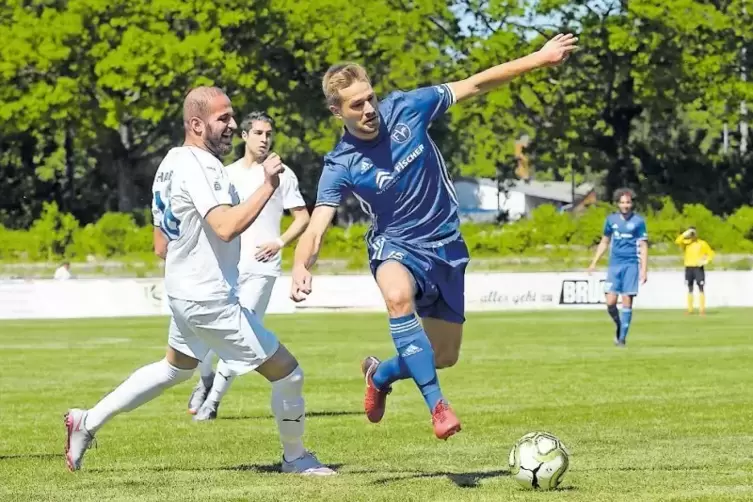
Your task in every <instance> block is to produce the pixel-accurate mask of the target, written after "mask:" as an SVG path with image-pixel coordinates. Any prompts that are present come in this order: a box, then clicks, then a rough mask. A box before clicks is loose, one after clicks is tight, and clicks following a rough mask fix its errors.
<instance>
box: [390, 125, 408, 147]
mask: <svg viewBox="0 0 753 502" xmlns="http://www.w3.org/2000/svg"><path fill="white" fill-rule="evenodd" d="M391 137H392V141H394V142H395V143H400V144H402V143H405V142H406V141H408V140H409V139H410V137H411V131H410V127H408V126H407V125H406V124H404V123H402V122H400V123H398V124H397V125H396V126H395V129H394V130H393V131H392V135H391Z"/></svg>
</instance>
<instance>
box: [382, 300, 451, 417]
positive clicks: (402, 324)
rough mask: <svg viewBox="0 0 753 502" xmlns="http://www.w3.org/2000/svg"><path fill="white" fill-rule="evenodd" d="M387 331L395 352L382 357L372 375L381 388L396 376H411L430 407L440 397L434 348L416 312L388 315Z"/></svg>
mask: <svg viewBox="0 0 753 502" xmlns="http://www.w3.org/2000/svg"><path fill="white" fill-rule="evenodd" d="M390 333H391V334H392V341H393V342H394V343H395V348H396V349H397V353H398V355H397V356H396V357H393V358H392V359H388V360H386V361H382V362H381V363H380V364H379V366H378V367H377V369H376V371H375V372H374V375H373V376H372V379H373V381H374V385H376V386H377V387H378V388H380V389H384V388H386V387H387V386H389V385H390V384H391V383H393V382H395V381H397V380H403V379H407V378H413V381H415V382H416V385H417V386H418V388H419V390H420V391H421V394H422V395H423V396H424V400H425V401H426V405H427V406H428V407H429V410H430V411H433V410H434V407H435V406H436V405H437V403H438V402H439V401H440V400H441V399H443V397H442V391H441V390H440V389H439V381H438V380H437V369H436V367H435V365H434V350H432V348H431V343H430V342H429V338H428V337H427V336H426V333H425V332H424V329H423V327H422V326H421V323H420V322H419V320H418V317H416V315H415V314H410V315H407V316H403V317H395V318H392V319H390Z"/></svg>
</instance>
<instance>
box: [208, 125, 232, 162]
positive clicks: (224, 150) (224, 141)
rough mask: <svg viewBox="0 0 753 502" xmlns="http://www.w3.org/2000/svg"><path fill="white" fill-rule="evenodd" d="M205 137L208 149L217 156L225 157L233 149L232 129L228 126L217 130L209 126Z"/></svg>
mask: <svg viewBox="0 0 753 502" xmlns="http://www.w3.org/2000/svg"><path fill="white" fill-rule="evenodd" d="M203 139H204V144H205V145H206V146H207V149H208V150H209V151H210V152H212V154H213V155H214V156H215V157H217V158H221V157H224V156H225V155H227V154H228V153H230V151H231V150H232V149H233V135H232V131H230V130H229V129H228V128H226V127H222V128H218V129H216V130H215V129H212V127H211V126H210V127H208V128H207V130H206V132H205V133H204V138H203Z"/></svg>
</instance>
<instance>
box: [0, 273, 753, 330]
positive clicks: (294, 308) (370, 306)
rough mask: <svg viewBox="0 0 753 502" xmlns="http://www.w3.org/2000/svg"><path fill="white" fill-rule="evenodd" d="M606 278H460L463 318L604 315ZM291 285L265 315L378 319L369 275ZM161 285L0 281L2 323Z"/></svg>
mask: <svg viewBox="0 0 753 502" xmlns="http://www.w3.org/2000/svg"><path fill="white" fill-rule="evenodd" d="M603 279H604V273H596V274H594V275H593V276H588V275H585V274H582V273H520V274H517V273H488V274H469V275H467V276H466V292H465V301H466V309H467V310H468V312H477V311H504V310H532V309H535V310H550V309H552V310H553V309H582V308H586V309H591V308H603V307H602V304H603V301H604V295H603V294H602V291H603V289H602V288H603V285H602V284H601V281H603ZM706 282H707V285H706V304H707V306H708V307H710V308H714V307H753V271H745V272H736V271H730V272H728V271H710V272H707V273H706ZM289 287H290V278H289V277H286V276H284V277H281V278H280V279H279V280H278V282H277V284H276V285H275V288H274V291H273V294H272V299H271V301H270V305H269V310H268V313H270V314H290V313H296V312H305V311H323V310H324V311H326V310H339V309H343V310H349V309H350V310H353V309H358V310H366V311H374V312H384V311H385V309H384V302H383V301H382V298H381V296H380V294H379V290H378V289H377V287H376V284H375V283H374V280H373V278H372V277H371V276H370V275H345V276H316V277H315V278H314V291H313V293H312V294H311V296H310V297H309V298H308V299H307V300H306V301H305V302H303V303H300V304H295V303H293V302H292V301H291V300H290V299H289V298H288V293H289ZM685 299H686V288H685V284H684V273H683V272H682V271H677V272H655V273H650V274H649V281H648V283H647V284H646V285H644V286H642V288H641V292H640V295H639V296H638V299H637V300H636V308H639V309H644V308H645V309H657V308H659V309H684V308H685ZM168 313H169V309H168V307H167V304H166V301H165V297H164V290H163V286H162V281H161V280H160V279H101V280H70V281H54V280H39V281H0V319H44V318H85V317H121V316H149V315H161V314H168Z"/></svg>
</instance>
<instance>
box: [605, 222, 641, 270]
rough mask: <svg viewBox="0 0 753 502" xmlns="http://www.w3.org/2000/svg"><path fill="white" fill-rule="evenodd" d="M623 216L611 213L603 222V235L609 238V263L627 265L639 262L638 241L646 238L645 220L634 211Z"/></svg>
mask: <svg viewBox="0 0 753 502" xmlns="http://www.w3.org/2000/svg"><path fill="white" fill-rule="evenodd" d="M626 216H627V218H624V217H623V216H622V214H621V213H619V212H617V213H612V214H610V215H609V216H607V220H606V221H605V222H604V235H605V236H606V237H609V238H610V240H611V244H610V252H609V265H610V266H611V265H627V264H632V263H639V262H640V242H641V241H645V240H647V239H648V233H647V231H646V222H645V221H644V220H643V218H641V217H640V216H638V215H637V214H635V213H630V214H628V215H626Z"/></svg>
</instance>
